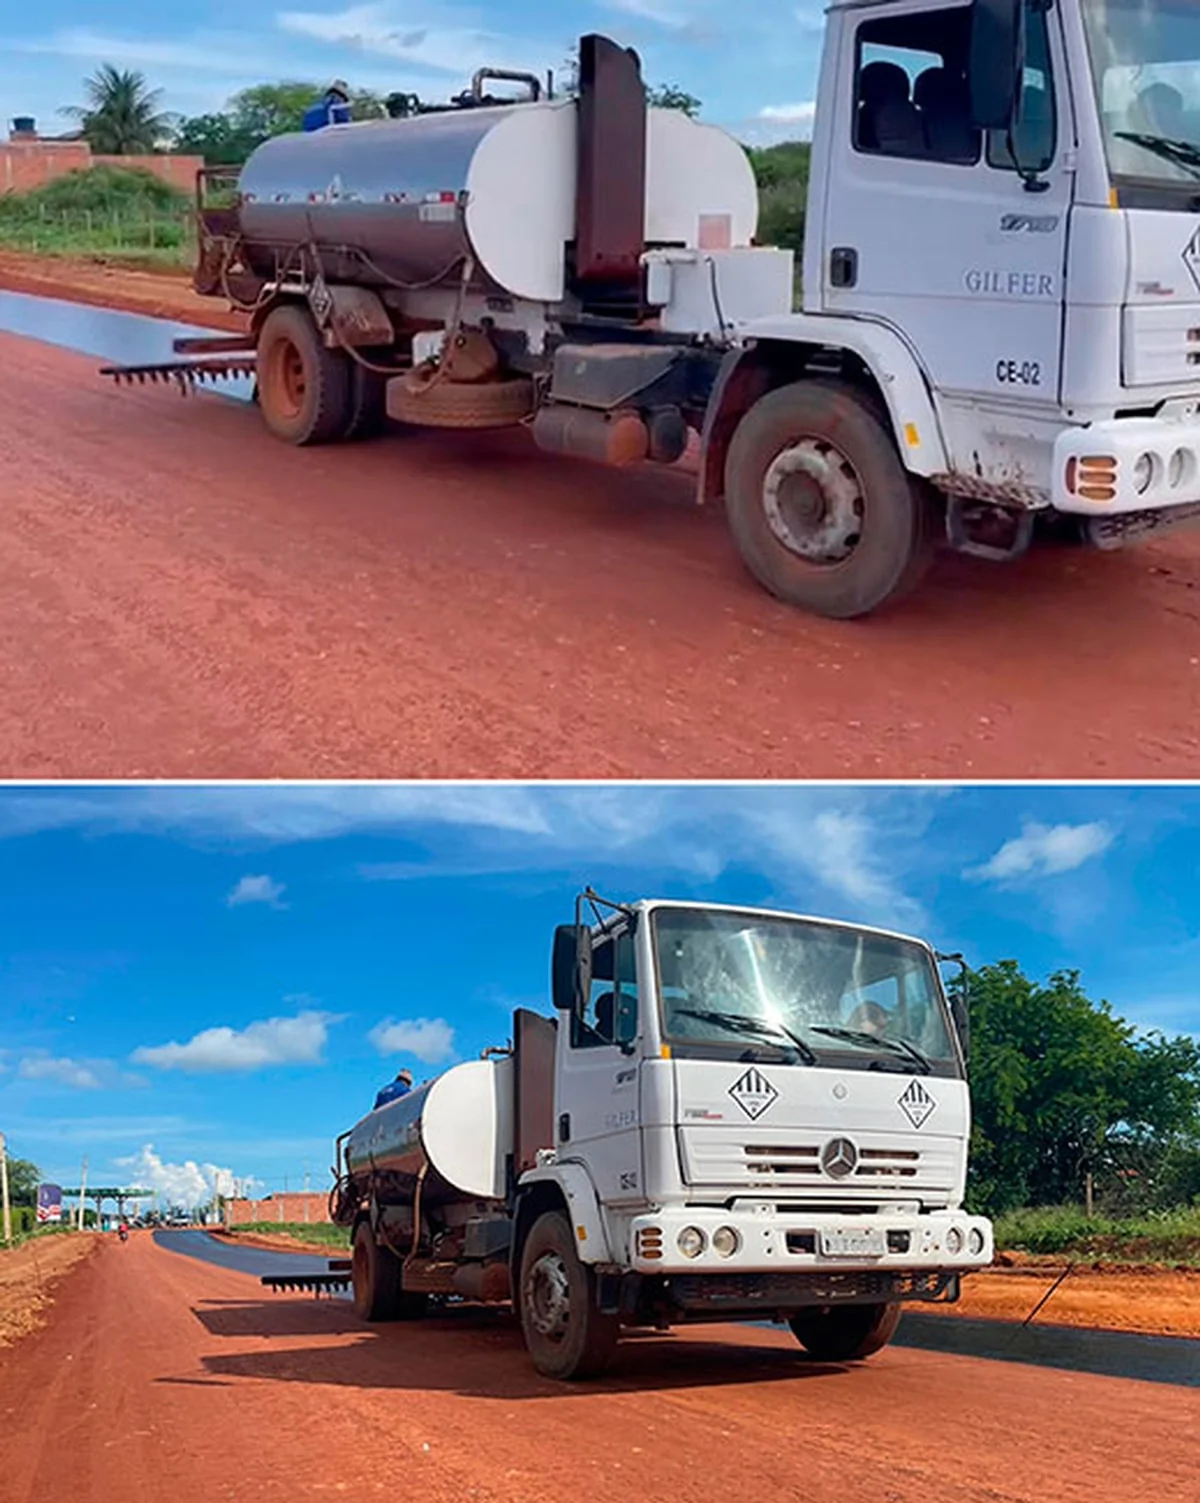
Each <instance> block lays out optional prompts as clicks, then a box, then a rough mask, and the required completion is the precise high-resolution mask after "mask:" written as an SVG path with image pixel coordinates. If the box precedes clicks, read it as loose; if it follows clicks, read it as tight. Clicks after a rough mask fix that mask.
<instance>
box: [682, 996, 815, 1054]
mask: <svg viewBox="0 0 1200 1503" xmlns="http://www.w3.org/2000/svg"><path fill="white" fill-rule="evenodd" d="M675 1011H676V1012H677V1013H678V1014H679V1016H680V1017H683V1018H699V1020H700V1021H701V1022H702V1023H715V1024H716V1025H717V1026H718V1027H719V1028H727V1029H728V1030H729V1032H730V1033H741V1034H753V1035H755V1036H756V1037H758V1038H765V1039H772V1038H773V1039H787V1040H788V1041H789V1042H790V1043H791V1045H792V1047H793V1048H794V1049H795V1050H796V1053H797V1054H799V1056H800V1058H801V1059H802V1060H803V1061H804V1063H805V1064H806V1065H815V1064H816V1063H817V1056H816V1055H815V1054H814V1053H813V1051H812V1049H810V1048H809V1046H808V1045H807V1044H806V1043H805V1042H804V1040H803V1039H802V1038H801V1037H800V1035H799V1034H797V1033H793V1032H792V1030H791V1029H790V1028H785V1027H784V1026H783V1024H782V1023H772V1022H771V1021H770V1019H768V1018H747V1017H743V1016H742V1014H741V1013H740V1012H714V1011H711V1010H710V1009H708V1008H704V1007H677V1008H675Z"/></svg>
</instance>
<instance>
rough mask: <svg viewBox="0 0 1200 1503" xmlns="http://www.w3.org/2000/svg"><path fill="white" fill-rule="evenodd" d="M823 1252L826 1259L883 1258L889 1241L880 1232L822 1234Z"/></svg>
mask: <svg viewBox="0 0 1200 1503" xmlns="http://www.w3.org/2000/svg"><path fill="white" fill-rule="evenodd" d="M821 1252H822V1254H823V1255H824V1256H825V1257H826V1258H882V1257H883V1255H884V1253H886V1252H887V1239H886V1237H885V1236H884V1234H883V1233H882V1232H879V1231H869V1232H868V1231H853V1232H822V1233H821Z"/></svg>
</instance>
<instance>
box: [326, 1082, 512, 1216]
mask: <svg viewBox="0 0 1200 1503" xmlns="http://www.w3.org/2000/svg"><path fill="white" fill-rule="evenodd" d="M512 1151H513V1063H512V1060H511V1059H509V1058H501V1059H487V1060H474V1061H472V1062H471V1063H469V1064H465V1065H456V1066H455V1068H454V1069H452V1070H448V1071H447V1072H446V1073H445V1074H444V1075H439V1076H438V1078H437V1079H436V1080H433V1081H430V1082H429V1083H428V1084H427V1085H423V1086H421V1087H420V1088H419V1089H417V1090H415V1091H411V1092H410V1093H409V1094H408V1095H407V1096H402V1097H401V1098H400V1099H399V1100H398V1101H393V1102H390V1103H389V1104H388V1105H387V1106H383V1107H380V1108H379V1110H378V1111H373V1112H371V1113H370V1114H369V1115H368V1116H366V1117H364V1118H363V1120H362V1121H361V1122H359V1123H358V1124H357V1125H356V1126H355V1127H354V1128H353V1129H352V1130H351V1132H350V1135H349V1138H348V1140H347V1143H346V1149H345V1168H346V1169H347V1170H348V1171H349V1173H350V1174H351V1175H352V1176H353V1177H354V1179H355V1180H356V1181H359V1182H361V1183H368V1182H375V1183H376V1184H377V1185H379V1186H381V1187H383V1189H384V1191H385V1193H384V1195H383V1197H382V1198H383V1199H384V1200H385V1201H388V1200H394V1201H398V1202H399V1201H409V1200H411V1199H412V1197H413V1195H414V1194H415V1191H416V1185H417V1180H418V1177H419V1175H420V1174H421V1171H422V1168H423V1167H424V1166H426V1165H428V1168H426V1169H425V1179H424V1183H423V1185H422V1189H421V1198H422V1202H423V1204H424V1205H426V1206H434V1205H438V1204H444V1203H446V1202H447V1201H461V1200H464V1199H470V1200H493V1199H499V1198H500V1197H501V1196H503V1195H504V1193H505V1190H506V1188H507V1180H508V1160H509V1157H510V1155H511V1154H512Z"/></svg>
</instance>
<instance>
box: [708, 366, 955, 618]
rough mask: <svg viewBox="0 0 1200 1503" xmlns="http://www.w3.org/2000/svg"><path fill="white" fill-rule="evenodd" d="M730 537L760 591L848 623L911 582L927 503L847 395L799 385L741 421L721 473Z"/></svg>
mask: <svg viewBox="0 0 1200 1503" xmlns="http://www.w3.org/2000/svg"><path fill="white" fill-rule="evenodd" d="M725 492H726V508H727V512H728V516H729V526H730V529H731V530H732V532H733V536H734V541H735V542H736V543H737V546H738V550H739V552H740V553H741V555H742V558H743V560H744V561H745V563H746V565H747V567H748V568H749V570H750V572H751V573H752V574H753V575H754V577H755V578H756V579H757V580H758V582H759V583H760V584H761V585H763V586H764V587H765V588H766V589H768V590H769V591H770V592H771V594H772V595H776V596H778V598H779V599H780V600H784V601H786V602H787V603H788V604H789V605H798V606H801V607H802V608H803V609H804V610H808V611H812V612H814V613H815V614H816V615H818V616H829V617H832V618H834V619H836V620H849V619H851V618H853V617H855V616H865V615H867V614H869V613H870V612H871V611H873V610H876V609H877V608H878V607H879V606H881V605H883V604H884V602H885V601H888V600H895V599H898V598H899V597H900V596H902V595H904V594H906V593H907V592H908V591H909V590H911V589H912V588H913V587H914V586H915V585H916V584H918V583H919V581H920V580H921V577H922V576H923V574H924V572H925V570H926V568H927V567H928V564H929V560H930V557H931V556H932V543H933V526H932V523H933V516H932V503H931V502H930V500H929V498H928V496H927V494H926V492H925V490H924V488H923V487H922V486H921V485H920V483H919V482H918V481H916V480H915V479H914V478H913V477H911V476H910V475H909V474H908V473H907V471H906V470H905V469H904V466H903V465H902V464H901V462H900V457H899V455H898V454H897V453H896V448H895V445H894V444H893V443H892V439H891V435H890V434H889V433H888V431H887V429H886V428H885V427H884V425H883V423H882V422H881V421H880V419H879V418H878V417H877V416H876V414H875V412H874V411H873V409H872V408H871V407H870V406H869V405H868V404H867V402H865V401H864V400H863V399H862V397H860V396H859V395H858V393H857V392H855V391H853V390H851V389H850V388H849V387H847V386H844V385H841V384H839V383H837V382H833V381H816V380H813V381H801V382H798V383H797V384H796V385H794V386H784V387H781V388H779V390H777V391H773V392H770V393H769V394H768V395H767V396H765V397H763V399H762V400H761V401H760V402H758V403H757V404H756V405H755V406H754V407H752V408H751V409H750V411H749V412H748V413H747V414H746V416H745V417H744V418H743V419H742V422H741V424H740V426H739V427H738V430H737V432H736V433H735V434H734V436H733V442H732V443H731V444H730V446H729V457H728V460H727V464H726V472H725Z"/></svg>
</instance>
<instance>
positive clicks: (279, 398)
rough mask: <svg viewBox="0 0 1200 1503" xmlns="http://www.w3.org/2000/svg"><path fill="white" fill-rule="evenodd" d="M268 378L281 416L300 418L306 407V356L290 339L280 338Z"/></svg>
mask: <svg viewBox="0 0 1200 1503" xmlns="http://www.w3.org/2000/svg"><path fill="white" fill-rule="evenodd" d="M268 378H269V383H270V388H271V395H272V397H273V399H274V402H273V405H274V407H275V409H276V411H277V412H278V413H279V415H280V416H281V417H285V418H298V417H299V416H300V413H301V412H302V411H303V408H304V397H305V394H306V392H307V390H308V381H307V378H306V377H305V374H304V357H303V355H302V354H301V353H300V350H299V347H298V346H297V345H295V344H294V343H293V342H292V341H291V340H290V339H280V340H279V341H278V342H277V343H276V345H275V347H274V348H273V349H272V351H271V359H270V363H269V366H268Z"/></svg>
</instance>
